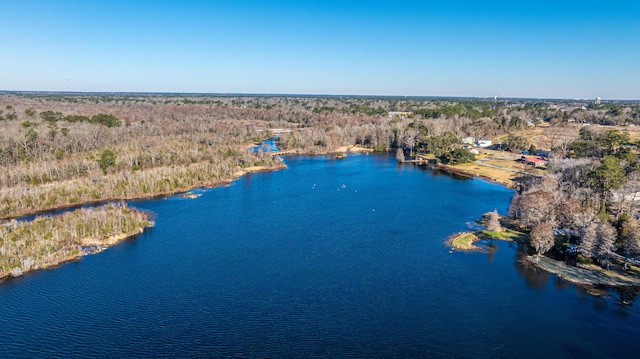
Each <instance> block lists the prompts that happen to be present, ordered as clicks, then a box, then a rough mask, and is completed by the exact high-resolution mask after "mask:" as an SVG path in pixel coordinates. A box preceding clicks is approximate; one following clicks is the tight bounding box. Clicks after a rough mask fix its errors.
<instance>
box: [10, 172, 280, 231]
mask: <svg viewBox="0 0 640 359" xmlns="http://www.w3.org/2000/svg"><path fill="white" fill-rule="evenodd" d="M284 168H287V165H286V164H284V163H280V164H279V165H276V166H252V167H247V168H242V167H238V169H237V170H236V171H235V172H234V173H233V176H232V177H231V178H227V179H221V180H216V181H205V182H202V183H200V184H199V185H197V186H189V187H183V188H179V189H176V190H173V191H165V192H159V193H154V194H139V195H131V196H124V197H109V198H100V199H96V200H91V201H83V202H78V203H69V204H63V205H57V206H54V207H49V208H43V209H40V210H37V211H27V212H21V213H14V214H12V215H11V216H6V217H0V223H2V221H7V220H12V219H19V218H20V217H23V216H37V215H41V214H44V213H47V212H52V211H58V210H64V209H70V208H80V207H82V206H86V205H97V204H104V203H109V202H115V201H135V200H144V199H154V198H162V197H167V196H172V195H176V194H180V193H186V192H189V191H192V190H194V189H198V188H217V187H222V186H228V185H229V184H231V183H232V182H233V181H236V180H238V179H239V178H240V177H242V176H244V175H246V174H248V173H253V172H267V171H278V170H281V169H284Z"/></svg>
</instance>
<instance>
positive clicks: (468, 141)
mask: <svg viewBox="0 0 640 359" xmlns="http://www.w3.org/2000/svg"><path fill="white" fill-rule="evenodd" d="M475 140H476V139H475V138H474V137H471V136H469V137H463V138H462V144H465V145H473V143H474V142H475Z"/></svg>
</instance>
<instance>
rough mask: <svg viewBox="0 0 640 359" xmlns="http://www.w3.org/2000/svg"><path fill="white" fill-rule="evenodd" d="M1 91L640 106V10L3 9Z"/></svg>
mask: <svg viewBox="0 0 640 359" xmlns="http://www.w3.org/2000/svg"><path fill="white" fill-rule="evenodd" d="M0 46H1V48H2V51H0V90H25V91H29V90H43V91H142V92H210V93H290V94H360V95H416V96H420V95H421V96H494V95H496V96H504V97H551V98H594V97H596V96H600V97H602V98H605V99H640V1H635V0H628V1H617V0H613V1H597V2H596V1H563V0H555V1H546V0H545V1H516V0H510V1H492V0H485V1H482V0H479V1H462V0H449V1H445V0H441V1H403V0H399V1H360V0H354V1H349V0H341V1H339V0H318V1H305V0H298V1H294V0H292V1H286V0H280V1H278V0H275V1H241V0H238V1H213V0H212V1H196V0H185V1H169V0H165V1H163V0H154V1H151V0H148V1H142V0H140V1H135V0H129V1H121V0H109V1H102V0H78V1H62V0H60V1H56V0H0Z"/></svg>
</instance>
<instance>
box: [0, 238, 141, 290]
mask: <svg viewBox="0 0 640 359" xmlns="http://www.w3.org/2000/svg"><path fill="white" fill-rule="evenodd" d="M144 230H145V228H144V227H143V228H138V229H136V230H135V231H132V232H129V233H122V234H117V235H113V236H109V237H107V238H105V239H103V240H100V239H96V238H91V237H86V238H81V239H80V243H81V244H82V245H81V247H80V248H73V247H69V248H65V249H66V250H69V251H71V252H72V253H73V251H76V250H77V253H75V254H71V255H67V256H64V257H62V258H56V259H55V260H53V261H51V262H48V263H46V264H44V265H42V266H40V267H36V268H31V269H29V270H26V271H21V272H20V274H18V275H14V273H12V271H10V270H9V271H4V272H1V273H0V283H3V282H4V281H6V280H8V279H10V278H19V277H22V276H23V275H25V274H27V273H31V272H35V271H38V270H47V269H55V268H58V267H60V266H62V265H64V264H66V263H69V262H73V261H76V260H79V259H80V258H82V257H85V256H88V255H92V254H97V253H100V252H102V251H104V250H106V249H108V248H109V247H112V246H114V245H116V244H118V243H120V242H122V241H125V240H127V239H129V238H133V237H135V236H137V235H139V234H142V233H144Z"/></svg>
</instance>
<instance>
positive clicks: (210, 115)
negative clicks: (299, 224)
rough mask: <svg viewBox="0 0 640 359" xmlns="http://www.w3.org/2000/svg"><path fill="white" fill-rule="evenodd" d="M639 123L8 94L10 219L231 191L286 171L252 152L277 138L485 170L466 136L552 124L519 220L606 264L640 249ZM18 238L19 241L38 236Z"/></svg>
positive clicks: (507, 135)
mask: <svg viewBox="0 0 640 359" xmlns="http://www.w3.org/2000/svg"><path fill="white" fill-rule="evenodd" d="M394 112H399V113H400V115H396V114H394ZM639 124H640V105H639V104H638V103H633V102H629V103H625V102H606V101H605V102H603V103H602V104H595V103H593V102H592V101H586V100H584V101H582V100H525V99H499V100H494V99H455V98H411V97H409V98H404V97H403V98H397V97H358V96H344V97H342V96H340V97H338V96H222V95H191V94H189V95H186V94H185V95H175V94H172V95H169V94H66V93H60V94H56V93H0V128H1V129H2V131H0V168H1V171H0V219H4V220H5V221H8V220H9V219H11V218H19V217H20V216H23V215H26V214H33V213H39V212H43V211H49V210H53V209H58V208H64V207H75V206H79V205H81V204H86V203H100V202H105V201H114V200H116V201H117V200H126V199H132V198H148V197H155V196H161V195H168V194H173V193H178V192H184V191H187V190H189V189H192V188H196V187H211V186H216V185H219V184H221V183H226V182H228V181H230V180H233V179H234V178H235V177H236V176H237V175H238V173H242V170H243V169H249V168H262V169H275V168H280V167H282V162H281V160H280V158H279V157H278V156H274V155H273V154H271V153H269V152H263V151H253V150H252V149H253V146H255V145H259V144H260V143H261V142H262V141H264V140H267V139H269V138H272V137H273V136H274V135H273V132H272V130H274V129H286V130H290V133H287V134H282V135H280V137H279V138H278V142H277V143H278V147H279V148H280V149H282V150H287V151H294V152H297V153H309V154H324V153H330V152H333V151H335V149H336V148H338V147H341V146H351V145H360V146H364V147H367V148H370V149H372V150H375V151H380V152H397V151H399V154H402V155H403V157H404V155H406V156H409V157H411V156H415V155H416V154H432V155H433V156H434V157H435V159H436V161H442V162H444V163H450V164H457V163H464V162H469V161H473V160H474V157H473V155H471V154H470V153H469V152H468V150H467V149H465V148H462V146H461V144H460V142H461V139H462V138H464V137H468V136H471V137H474V138H491V139H494V140H496V141H499V142H502V143H503V144H504V146H505V148H506V149H507V150H511V151H513V152H519V151H521V150H523V149H526V148H529V146H530V143H529V141H528V139H527V138H525V137H524V136H522V135H521V132H522V131H524V130H526V129H528V128H535V127H537V126H543V125H544V126H545V134H546V136H547V137H548V138H549V139H550V143H549V148H548V150H550V151H551V153H552V156H551V157H552V158H551V161H550V164H549V168H548V169H547V173H546V175H545V176H543V177H540V176H539V175H526V174H523V175H522V176H521V177H520V178H519V180H518V181H519V182H518V195H517V196H516V198H515V199H514V202H513V204H512V214H513V215H514V216H517V217H518V218H519V219H520V220H521V221H522V223H523V225H525V226H526V227H527V228H529V229H530V230H531V233H532V245H533V246H535V247H536V248H537V250H538V251H539V252H541V253H543V252H546V251H548V250H549V249H550V248H551V247H552V246H553V245H554V243H555V242H554V241H555V238H556V234H557V233H559V232H558V231H559V230H561V231H562V233H566V234H567V235H568V236H570V237H572V238H573V239H574V240H575V241H577V242H579V243H580V244H581V247H582V248H583V255H584V256H585V258H592V257H593V258H595V259H596V260H599V259H602V260H605V259H606V258H608V256H609V254H610V253H613V252H615V251H618V252H621V251H622V252H624V253H627V254H629V255H631V254H632V253H637V251H638V247H640V246H638V238H637V237H638V236H637V235H636V233H638V231H637V230H636V228H637V226H638V223H637V219H636V215H637V204H636V198H635V194H636V193H637V192H638V188H640V186H638V169H637V166H638V161H637V151H636V147H635V145H636V142H635V141H637V139H636V138H631V137H629V135H628V133H626V132H624V131H621V130H620V129H621V128H632V127H635V126H636V125H639ZM588 125H590V126H588ZM614 126H615V129H613V128H614ZM578 129H579V136H574V135H571V134H572V133H574V132H577V130H578ZM625 136H626V137H625ZM636 186H638V187H636ZM537 203H544V204H545V205H544V206H538V205H537ZM129 213H133V212H129ZM3 228H10V227H7V225H5V227H3ZM11 228H13V227H11ZM13 233H14V235H13V237H12V238H13V239H12V241H14V242H16V241H25V243H27V242H29V241H31V240H32V238H31V239H20V238H17V237H16V236H15V233H16V232H13ZM11 248H12V249H11V250H9V249H7V247H6V245H5V246H3V247H2V248H0V249H2V251H3V252H2V253H0V257H1V258H0V262H2V261H4V262H7V261H8V260H7V259H6V258H5V257H3V256H5V254H4V253H8V252H15V248H21V247H20V246H12V247H11ZM9 262H11V261H8V262H7V263H9ZM7 265H8V264H7ZM4 270H5V271H7V269H4Z"/></svg>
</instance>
